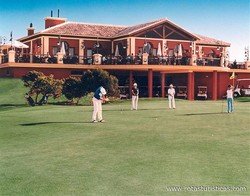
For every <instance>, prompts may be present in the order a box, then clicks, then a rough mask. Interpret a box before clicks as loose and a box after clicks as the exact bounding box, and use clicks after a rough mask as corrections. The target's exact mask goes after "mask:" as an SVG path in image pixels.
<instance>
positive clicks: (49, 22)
mask: <svg viewBox="0 0 250 196" xmlns="http://www.w3.org/2000/svg"><path fill="white" fill-rule="evenodd" d="M57 14H58V18H56V17H53V11H52V10H51V12H50V17H46V18H44V20H45V29H47V28H50V27H53V26H56V25H59V24H62V23H65V22H66V20H67V18H59V16H60V10H59V9H58V12H57Z"/></svg>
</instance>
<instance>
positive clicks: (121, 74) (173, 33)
mask: <svg viewBox="0 0 250 196" xmlns="http://www.w3.org/2000/svg"><path fill="white" fill-rule="evenodd" d="M44 21H45V29H44V30H42V31H40V32H35V28H34V27H33V25H32V24H30V27H29V28H28V29H27V36H25V37H23V38H20V39H19V40H18V41H19V42H22V43H23V44H25V45H26V46H23V47H19V46H15V45H14V44H13V45H11V47H10V48H8V47H5V46H4V45H2V46H0V47H2V48H1V53H0V76H1V77H7V76H8V77H22V76H23V75H24V74H26V73H27V72H28V71H32V70H37V71H41V72H43V73H44V74H45V75H49V74H53V75H54V76H55V77H56V78H66V77H68V76H70V75H71V76H76V77H81V75H82V74H83V73H84V71H86V70H88V69H97V68H101V69H104V70H106V71H108V72H109V73H110V74H112V75H115V76H116V77H117V78H118V79H119V86H121V91H122V92H123V93H124V94H130V92H131V88H132V84H133V82H137V83H138V85H139V88H140V89H141V93H140V94H141V96H145V97H154V96H159V97H165V96H166V91H167V88H168V86H169V85H170V84H173V85H174V86H175V87H176V90H177V95H179V96H183V97H184V98H187V99H188V100H194V99H197V98H199V94H202V93H205V94H206V96H205V97H204V98H207V99H211V100H217V99H221V98H222V97H223V95H224V94H225V91H226V89H227V85H228V84H233V82H232V80H230V75H231V74H232V73H234V74H235V75H236V76H237V77H238V78H250V66H249V62H246V63H245V64H244V65H241V66H237V65H234V66H231V65H230V64H229V62H228V60H229V59H228V53H227V48H228V47H230V43H227V42H225V41H222V40H216V39H214V38H209V37H206V36H203V35H197V34H194V33H191V32H189V31H187V30H185V29H183V28H181V27H180V26H178V25H177V24H175V23H173V22H171V21H170V20H168V19H166V18H162V19H158V20H154V21H150V22H145V23H142V24H137V25H133V26H117V25H105V24H89V23H79V22H67V19H66V18H60V17H59V14H58V17H53V15H52V14H51V17H46V18H44ZM201 91H204V92H201Z"/></svg>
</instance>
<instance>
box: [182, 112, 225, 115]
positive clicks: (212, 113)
mask: <svg viewBox="0 0 250 196" xmlns="http://www.w3.org/2000/svg"><path fill="white" fill-rule="evenodd" d="M214 114H228V113H227V112H211V113H209V112H207V113H188V114H180V115H179V116H202V115H214Z"/></svg>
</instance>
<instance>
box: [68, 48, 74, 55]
mask: <svg viewBox="0 0 250 196" xmlns="http://www.w3.org/2000/svg"><path fill="white" fill-rule="evenodd" d="M74 55H75V48H69V56H70V57H72V56H74Z"/></svg>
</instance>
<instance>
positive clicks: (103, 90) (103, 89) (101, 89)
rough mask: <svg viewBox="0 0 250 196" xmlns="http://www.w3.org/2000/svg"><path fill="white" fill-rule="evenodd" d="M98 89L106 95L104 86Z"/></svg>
mask: <svg viewBox="0 0 250 196" xmlns="http://www.w3.org/2000/svg"><path fill="white" fill-rule="evenodd" d="M100 91H101V93H102V94H103V95H106V94H107V92H106V90H105V88H103V87H101V88H100Z"/></svg>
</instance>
